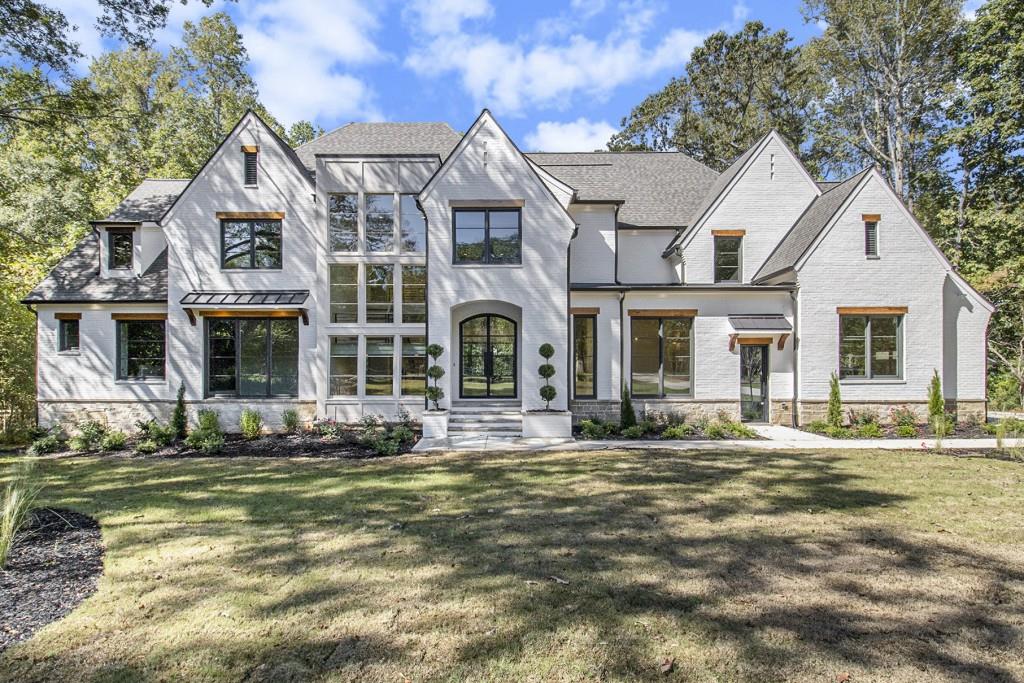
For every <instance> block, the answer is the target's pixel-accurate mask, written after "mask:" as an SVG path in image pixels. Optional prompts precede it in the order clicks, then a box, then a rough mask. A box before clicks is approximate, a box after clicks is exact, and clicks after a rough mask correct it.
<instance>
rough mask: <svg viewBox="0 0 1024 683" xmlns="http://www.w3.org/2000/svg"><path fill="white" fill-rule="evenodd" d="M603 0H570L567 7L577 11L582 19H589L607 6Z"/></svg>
mask: <svg viewBox="0 0 1024 683" xmlns="http://www.w3.org/2000/svg"><path fill="white" fill-rule="evenodd" d="M607 4H608V3H607V2H606V1H605V0H570V1H569V7H571V8H572V9H573V11H575V12H577V13H579V14H580V15H581V16H582V17H583V18H584V19H589V18H590V17H593V16H595V15H598V14H600V13H601V12H603V11H604V8H605V7H606V6H607Z"/></svg>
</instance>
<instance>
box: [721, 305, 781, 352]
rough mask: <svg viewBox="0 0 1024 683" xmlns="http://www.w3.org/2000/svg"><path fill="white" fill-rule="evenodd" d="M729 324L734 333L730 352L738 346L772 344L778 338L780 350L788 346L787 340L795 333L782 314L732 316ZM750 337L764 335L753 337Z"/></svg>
mask: <svg viewBox="0 0 1024 683" xmlns="http://www.w3.org/2000/svg"><path fill="white" fill-rule="evenodd" d="M729 324H730V325H732V329H733V333H732V334H730V335H729V350H730V351H733V350H735V348H736V344H771V343H772V342H773V341H774V338H775V337H776V336H778V347H777V348H778V349H779V350H780V351H781V350H782V349H783V348H784V347H785V346H786V340H787V339H789V335H791V334H792V333H793V326H792V325H791V324H790V323H789V321H788V320H786V316H784V315H782V314H751V315H730V316H729ZM748 335H762V336H758V337H752V336H748Z"/></svg>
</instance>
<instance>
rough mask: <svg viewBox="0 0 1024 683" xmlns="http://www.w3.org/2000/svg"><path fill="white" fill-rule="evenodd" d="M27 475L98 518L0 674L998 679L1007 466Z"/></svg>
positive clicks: (119, 463)
mask: <svg viewBox="0 0 1024 683" xmlns="http://www.w3.org/2000/svg"><path fill="white" fill-rule="evenodd" d="M2 462H3V463H4V464H9V463H10V462H11V459H10V458H6V459H4V460H3V461H2ZM40 471H41V472H42V474H43V475H44V478H45V482H46V489H45V491H44V493H43V498H42V501H41V502H42V503H43V504H44V505H50V506H54V507H66V508H72V509H75V510H78V511H81V512H85V513H87V514H90V515H93V516H94V517H96V518H97V519H98V520H99V522H100V524H101V525H102V533H103V539H104V541H105V543H106V555H105V574H104V575H103V577H102V578H101V579H100V582H99V588H98V590H97V592H96V594H94V595H93V596H92V597H91V598H89V599H87V600H86V601H85V602H84V603H83V604H82V605H81V606H80V607H79V608H78V609H77V610H76V611H74V612H73V613H72V614H71V615H70V616H68V617H66V618H65V619H64V620H62V621H60V622H57V623H55V624H52V625H50V626H48V627H46V628H44V629H43V630H42V631H40V632H39V633H37V634H36V635H35V636H34V637H33V638H32V639H31V640H29V641H27V642H25V643H22V644H19V645H16V646H14V647H12V648H11V649H9V650H8V651H7V652H5V653H4V654H3V655H0V680H19V681H53V680H85V681H136V680H146V681H157V680H188V681H206V680H216V681H243V680H244V681H249V682H256V681H278V680H296V681H298V680H310V679H312V680H338V681H347V680H359V681H389V682H392V681H404V680H412V681H422V680H450V681H464V680H475V681H479V680H493V681H526V680H537V681H549V680H559V681H561V680H566V681H570V680H571V681H576V680H580V681H583V680H586V681H589V680H636V679H649V680H687V681H733V680H743V681H776V680H797V681H810V680H813V681H836V680H845V678H844V677H845V676H846V675H847V674H848V675H849V677H850V678H849V680H851V681H854V682H856V681H864V680H884V681H915V682H917V681H923V680H928V681H935V680H950V681H952V680H957V681H962V680H979V681H980V680H985V681H989V680H1007V681H1009V680H1020V679H1022V678H1024V542H1022V539H1024V466H1022V465H1021V464H1019V463H1013V462H1006V461H1001V460H994V459H987V458H980V457H979V458H971V457H961V458H954V457H950V456H940V455H933V454H929V453H924V452H913V453H904V452H877V451H873V452H858V451H846V452H818V453H726V452H721V453H706V452H699V453H679V452H659V451H645V452H622V451H619V452H615V451H602V452H596V453H545V454H531V455H522V454H519V455H495V454H479V455H475V456H466V455H451V456H430V457H426V456H423V457H420V456H415V457H410V456H404V457H400V458H394V459H386V460H376V461H324V460H312V459H307V460H278V459H266V458H260V459H251V458H233V459H189V460H162V459H119V458H97V457H88V458H68V459H59V460H53V459H50V460H43V461H41V462H40ZM663 665H664V666H663Z"/></svg>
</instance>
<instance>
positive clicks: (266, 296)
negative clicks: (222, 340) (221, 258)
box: [180, 289, 309, 326]
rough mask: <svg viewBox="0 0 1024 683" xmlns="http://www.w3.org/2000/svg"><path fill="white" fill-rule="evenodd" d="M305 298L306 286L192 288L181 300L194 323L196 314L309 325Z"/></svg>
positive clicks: (306, 294) (190, 320) (306, 296)
mask: <svg viewBox="0 0 1024 683" xmlns="http://www.w3.org/2000/svg"><path fill="white" fill-rule="evenodd" d="M308 298H309V290H308V289H264V290H244V291H243V290H233V291H194V292H189V293H188V294H186V295H185V296H183V297H182V298H181V302H180V303H181V306H182V308H183V309H184V311H185V313H186V314H187V315H188V319H189V322H191V323H192V325H193V326H194V325H195V324H196V315H197V314H198V315H203V316H209V317H214V316H217V317H283V318H302V324H303V325H309V312H308V311H307V309H306V308H305V306H304V304H305V303H306V299H308Z"/></svg>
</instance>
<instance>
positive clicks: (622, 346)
mask: <svg viewBox="0 0 1024 683" xmlns="http://www.w3.org/2000/svg"><path fill="white" fill-rule="evenodd" d="M621 208H622V205H621V204H616V205H615V271H614V273H613V276H614V280H615V284H616V285H621V284H622V283H621V282H620V281H619V209H621ZM625 299H626V292H625V291H623V290H619V395H618V396H617V397H616V398H617V399H618V400H619V401H622V390H623V388H625V386H626V384H625V382H626V372H625V365H624V364H623V362H624V360H625V356H626V336H625V335H626V327H625V325H623V322H624V321H623V316H622V313H623V305H622V302H623V301H624V300H625ZM613 400H615V399H613ZM620 406H621V404H620Z"/></svg>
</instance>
